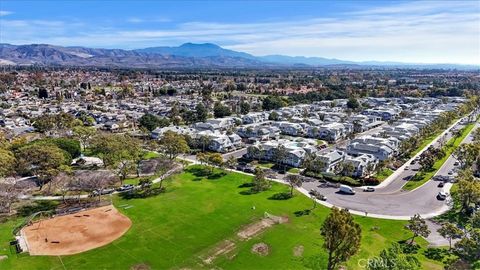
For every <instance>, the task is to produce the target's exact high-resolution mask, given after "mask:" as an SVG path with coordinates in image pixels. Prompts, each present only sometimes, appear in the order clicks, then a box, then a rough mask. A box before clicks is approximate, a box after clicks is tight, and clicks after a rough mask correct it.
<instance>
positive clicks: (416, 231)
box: [405, 214, 430, 244]
mask: <svg viewBox="0 0 480 270" xmlns="http://www.w3.org/2000/svg"><path fill="white" fill-rule="evenodd" d="M405 228H407V229H408V230H410V231H411V232H412V233H413V237H412V238H411V240H410V244H412V243H413V240H414V239H415V237H417V236H423V237H425V238H426V237H428V235H429V234H430V230H429V229H428V225H427V223H426V222H425V220H424V219H423V218H421V217H420V215H419V214H415V215H414V216H413V217H411V218H410V220H409V221H408V224H407V225H405Z"/></svg>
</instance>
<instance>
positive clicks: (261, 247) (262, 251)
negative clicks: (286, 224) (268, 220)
mask: <svg viewBox="0 0 480 270" xmlns="http://www.w3.org/2000/svg"><path fill="white" fill-rule="evenodd" d="M269 252H270V247H269V246H268V245H267V244H265V243H257V244H255V245H253V247H252V253H253V254H257V255H260V256H267V255H268V253H269Z"/></svg>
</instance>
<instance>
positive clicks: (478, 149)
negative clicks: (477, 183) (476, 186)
mask: <svg viewBox="0 0 480 270" xmlns="http://www.w3.org/2000/svg"><path fill="white" fill-rule="evenodd" d="M478 130H480V129H478ZM453 156H454V157H455V159H457V160H458V162H460V164H461V168H463V169H467V168H469V167H471V166H472V165H473V164H474V163H475V162H476V161H477V160H479V159H480V143H479V142H474V143H464V144H461V145H460V146H458V147H457V148H456V149H455V151H454V152H453Z"/></svg>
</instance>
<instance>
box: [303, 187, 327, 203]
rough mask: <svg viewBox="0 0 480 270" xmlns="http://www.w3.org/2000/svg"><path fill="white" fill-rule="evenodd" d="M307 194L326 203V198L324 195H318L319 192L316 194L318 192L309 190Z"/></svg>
mask: <svg viewBox="0 0 480 270" xmlns="http://www.w3.org/2000/svg"><path fill="white" fill-rule="evenodd" d="M308 194H310V195H312V196H314V197H315V198H317V199H318V200H321V201H326V200H327V197H326V196H325V195H323V194H320V192H318V190H315V189H310V191H309V192H308Z"/></svg>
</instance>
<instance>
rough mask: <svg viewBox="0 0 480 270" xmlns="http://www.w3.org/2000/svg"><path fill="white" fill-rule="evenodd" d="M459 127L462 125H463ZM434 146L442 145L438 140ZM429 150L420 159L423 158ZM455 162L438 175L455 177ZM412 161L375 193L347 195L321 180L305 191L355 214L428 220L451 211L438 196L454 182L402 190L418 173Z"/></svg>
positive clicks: (358, 191)
mask: <svg viewBox="0 0 480 270" xmlns="http://www.w3.org/2000/svg"><path fill="white" fill-rule="evenodd" d="M456 124H457V123H456ZM456 124H454V125H453V126H455V125H456ZM453 126H452V127H453ZM452 127H451V128H452ZM459 127H461V126H460V125H459ZM478 127H479V123H478V122H477V123H476V124H475V127H474V128H473V129H472V131H471V132H470V133H469V134H468V135H467V137H465V139H464V140H463V141H462V143H468V142H471V140H472V136H471V133H472V132H473V130H475V129H477V128H478ZM451 128H450V129H451ZM450 129H448V130H450ZM448 130H447V131H448ZM446 133H447V140H448V139H449V138H450V137H451V136H452V135H451V134H450V133H449V132H446ZM441 136H443V134H442V135H440V136H439V137H441ZM433 144H435V145H436V144H438V138H437V139H436V140H435V141H434V142H433ZM426 148H428V146H427V147H425V149H426ZM425 149H423V150H422V151H421V152H420V153H418V154H417V155H416V156H418V155H420V154H421V153H422V152H423V151H424V150H425ZM416 156H415V157H416ZM415 157H414V158H415ZM414 158H412V159H414ZM455 161H456V160H455V158H454V157H453V156H450V157H449V158H448V159H447V161H446V162H445V163H444V164H443V166H442V167H441V168H440V169H439V170H438V172H437V174H436V175H442V176H452V175H448V173H449V172H450V171H452V170H453V169H454V168H455V166H454V163H455ZM410 162H411V160H410V161H408V162H406V163H405V165H404V166H402V167H400V168H399V169H398V170H397V171H396V172H395V173H394V174H392V176H391V177H389V179H386V180H385V182H384V183H382V184H381V185H379V186H378V187H377V188H376V190H375V192H363V189H362V188H354V189H355V191H356V194H355V195H346V194H343V193H340V192H338V188H337V187H334V186H332V185H331V184H327V183H320V182H319V181H315V182H306V183H304V184H303V186H302V188H301V189H302V190H301V191H302V192H303V193H308V191H309V190H311V189H315V190H317V191H318V192H320V194H323V195H325V196H326V197H327V201H326V202H320V203H322V204H324V205H327V206H332V205H334V206H337V207H342V208H348V209H350V210H354V211H352V212H356V214H364V215H365V212H367V215H369V216H378V217H383V218H390V219H409V218H410V217H411V216H413V215H414V214H420V215H421V216H423V217H425V218H429V217H433V216H436V215H439V214H441V213H443V212H445V211H447V210H448V209H449V206H448V204H449V202H450V200H449V199H447V200H445V201H440V200H437V198H436V195H437V194H438V192H439V191H441V190H442V189H443V190H444V191H446V192H448V191H449V190H450V187H451V185H452V184H451V183H446V184H445V186H444V187H443V188H440V187H438V184H439V181H435V180H429V181H427V182H426V183H425V184H424V185H422V186H420V187H418V188H417V189H414V190H412V191H404V190H402V186H403V185H404V184H405V183H406V182H407V180H408V179H409V178H410V177H411V176H413V175H414V174H415V172H416V171H414V170H412V169H416V168H418V166H419V165H418V164H415V165H410ZM406 166H408V167H409V169H405V167H406Z"/></svg>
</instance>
